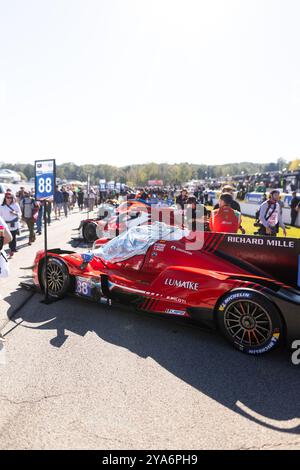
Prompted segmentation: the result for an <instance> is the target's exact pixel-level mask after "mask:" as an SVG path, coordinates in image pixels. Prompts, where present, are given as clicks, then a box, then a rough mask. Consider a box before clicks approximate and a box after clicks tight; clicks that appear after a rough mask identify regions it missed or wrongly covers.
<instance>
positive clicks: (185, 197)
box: [176, 189, 188, 210]
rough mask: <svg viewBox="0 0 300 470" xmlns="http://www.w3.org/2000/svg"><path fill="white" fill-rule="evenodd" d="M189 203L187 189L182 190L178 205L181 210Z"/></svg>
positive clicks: (177, 199) (177, 200)
mask: <svg viewBox="0 0 300 470" xmlns="http://www.w3.org/2000/svg"><path fill="white" fill-rule="evenodd" d="M187 201H188V193H187V190H186V189H182V191H181V193H180V195H179V196H177V198H176V204H177V205H178V206H180V209H182V210H183V209H184V205H185V204H187Z"/></svg>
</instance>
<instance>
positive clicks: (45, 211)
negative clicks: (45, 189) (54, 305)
mask: <svg viewBox="0 0 300 470" xmlns="http://www.w3.org/2000/svg"><path fill="white" fill-rule="evenodd" d="M43 207H44V249H45V286H44V287H45V299H44V303H45V304H48V303H49V293H48V290H49V288H48V237H47V207H48V201H47V200H46V199H45V201H44V204H43Z"/></svg>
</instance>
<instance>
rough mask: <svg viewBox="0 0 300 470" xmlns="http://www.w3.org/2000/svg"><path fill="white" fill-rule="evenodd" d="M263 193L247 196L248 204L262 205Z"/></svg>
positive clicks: (248, 194)
mask: <svg viewBox="0 0 300 470" xmlns="http://www.w3.org/2000/svg"><path fill="white" fill-rule="evenodd" d="M263 197H264V195H263V193H247V194H246V196H245V200H246V201H247V202H252V203H255V204H261V203H262V202H263Z"/></svg>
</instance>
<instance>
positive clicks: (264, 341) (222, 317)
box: [216, 290, 283, 355]
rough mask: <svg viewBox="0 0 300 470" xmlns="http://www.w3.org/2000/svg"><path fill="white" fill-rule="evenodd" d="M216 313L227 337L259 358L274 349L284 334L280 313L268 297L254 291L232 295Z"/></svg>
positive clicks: (246, 351)
mask: <svg viewBox="0 0 300 470" xmlns="http://www.w3.org/2000/svg"><path fill="white" fill-rule="evenodd" d="M216 314H217V323H218V326H219V328H220V330H221V331H222V333H223V335H224V336H225V338H226V339H227V340H228V341H229V342H230V343H231V344H232V345H233V346H234V347H235V348H237V349H239V350H240V351H242V352H244V353H246V354H252V355H259V354H264V353H266V352H268V351H271V350H273V349H274V348H275V347H276V346H277V345H278V344H279V340H280V339H281V337H282V335H283V323H282V319H281V316H280V314H279V312H278V310H277V309H276V307H275V306H274V305H273V304H272V303H271V302H270V301H269V300H268V299H267V298H266V297H264V296H263V295H261V294H259V293H257V292H254V291H250V290H249V291H248V290H238V291H231V292H228V294H226V295H225V296H224V297H223V298H222V300H221V302H220V304H219V306H218V307H217V312H216Z"/></svg>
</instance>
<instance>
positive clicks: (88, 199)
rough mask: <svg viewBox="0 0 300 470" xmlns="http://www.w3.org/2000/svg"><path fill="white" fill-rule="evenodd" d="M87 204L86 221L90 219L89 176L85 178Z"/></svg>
mask: <svg viewBox="0 0 300 470" xmlns="http://www.w3.org/2000/svg"><path fill="white" fill-rule="evenodd" d="M87 203H88V219H89V218H90V174H88V177H87Z"/></svg>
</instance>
